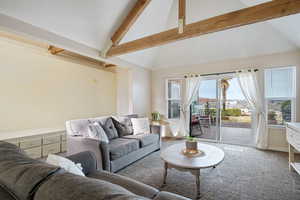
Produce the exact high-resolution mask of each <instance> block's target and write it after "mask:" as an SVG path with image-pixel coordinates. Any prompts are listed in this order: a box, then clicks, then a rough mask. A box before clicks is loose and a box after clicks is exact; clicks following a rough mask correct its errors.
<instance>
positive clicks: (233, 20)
mask: <svg viewBox="0 0 300 200" xmlns="http://www.w3.org/2000/svg"><path fill="white" fill-rule="evenodd" d="M299 12H300V0H273V1H270V2H267V3H262V4H259V5H256V6H252V7H249V8H245V9H241V10H238V11H234V12H230V13H227V14H223V15H220V16H216V17H212V18H209V19H206V20H202V21H199V22H195V23H192V24H189V25H186V26H185V28H184V32H183V33H182V34H179V33H178V28H174V29H170V30H167V31H164V32H161V33H157V34H154V35H151V36H147V37H144V38H141V39H137V40H134V41H131V42H127V43H124V44H121V45H118V46H114V47H112V48H111V49H110V50H109V51H108V52H107V56H108V57H111V56H118V55H122V54H126V53H131V52H135V51H138V50H142V49H147V48H151V47H156V46H160V45H164V44H168V43H171V42H175V41H179V40H184V39H188V38H192V37H197V36H200V35H204V34H208V33H213V32H218V31H223V30H227V29H232V28H235V27H240V26H244V25H248V24H254V23H258V22H263V21H266V20H270V19H275V18H279V17H284V16H288V15H292V14H297V13H299ZM295 25H296V24H295ZM224 39H226V38H224Z"/></svg>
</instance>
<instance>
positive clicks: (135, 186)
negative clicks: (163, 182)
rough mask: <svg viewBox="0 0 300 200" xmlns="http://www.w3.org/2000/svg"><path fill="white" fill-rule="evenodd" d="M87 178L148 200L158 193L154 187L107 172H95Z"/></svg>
mask: <svg viewBox="0 0 300 200" xmlns="http://www.w3.org/2000/svg"><path fill="white" fill-rule="evenodd" d="M88 177H89V178H95V179H100V180H103V181H107V182H110V183H113V184H116V185H119V186H121V187H123V188H125V189H126V190H128V191H130V192H132V193H134V194H136V195H139V196H143V197H146V198H149V199H153V198H154V197H155V196H156V195H157V194H158V193H159V191H158V190H157V189H155V188H154V187H151V186H149V185H146V184H144V183H141V182H138V181H136V180H133V179H131V178H128V177H125V176H121V175H118V174H114V173H110V172H107V171H97V172H95V173H92V174H90V175H89V176H88Z"/></svg>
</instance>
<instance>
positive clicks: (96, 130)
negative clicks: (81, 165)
mask: <svg viewBox="0 0 300 200" xmlns="http://www.w3.org/2000/svg"><path fill="white" fill-rule="evenodd" d="M88 137H89V138H92V139H95V140H99V141H102V142H106V143H109V140H108V137H107V135H106V133H105V131H104V129H103V128H102V126H101V125H100V124H99V123H98V122H94V123H93V124H89V130H88Z"/></svg>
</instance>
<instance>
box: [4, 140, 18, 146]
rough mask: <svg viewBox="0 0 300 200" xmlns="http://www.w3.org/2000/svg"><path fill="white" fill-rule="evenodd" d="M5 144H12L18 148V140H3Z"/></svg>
mask: <svg viewBox="0 0 300 200" xmlns="http://www.w3.org/2000/svg"><path fill="white" fill-rule="evenodd" d="M4 141H5V142H8V143H11V144H14V145H16V146H19V140H18V139H9V140H4Z"/></svg>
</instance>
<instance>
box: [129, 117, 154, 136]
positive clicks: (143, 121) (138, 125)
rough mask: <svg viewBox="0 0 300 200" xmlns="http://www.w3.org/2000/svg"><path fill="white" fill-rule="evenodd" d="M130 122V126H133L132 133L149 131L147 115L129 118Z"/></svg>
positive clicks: (147, 132)
mask: <svg viewBox="0 0 300 200" xmlns="http://www.w3.org/2000/svg"><path fill="white" fill-rule="evenodd" d="M131 123H132V127H133V135H138V134H144V133H146V134H149V133H150V123H149V119H148V118H147V117H145V118H131Z"/></svg>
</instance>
